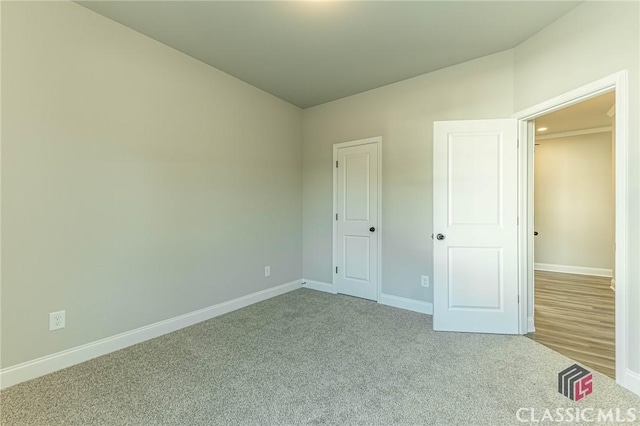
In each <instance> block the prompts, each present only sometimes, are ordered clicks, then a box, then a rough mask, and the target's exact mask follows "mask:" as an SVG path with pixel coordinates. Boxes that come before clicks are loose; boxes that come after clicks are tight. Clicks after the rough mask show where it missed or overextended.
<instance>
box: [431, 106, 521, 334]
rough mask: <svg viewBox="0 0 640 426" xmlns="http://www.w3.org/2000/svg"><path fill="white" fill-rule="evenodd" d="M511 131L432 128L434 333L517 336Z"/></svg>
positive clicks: (509, 127) (493, 126)
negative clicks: (454, 332) (435, 331)
mask: <svg viewBox="0 0 640 426" xmlns="http://www.w3.org/2000/svg"><path fill="white" fill-rule="evenodd" d="M517 125H518V124H517V120H515V119H504V120H473V121H442V122H436V123H434V140H433V151H434V155H433V161H434V163H433V198H434V207H433V218H434V223H433V231H434V236H433V238H434V241H433V268H434V300H433V302H434V303H433V328H434V329H435V330H439V331H463V332H478V333H500V334H518V332H519V328H518V319H519V310H518V303H519V301H518V300H519V298H518V217H517V215H518V156H517V154H518V140H517V138H518V131H517Z"/></svg>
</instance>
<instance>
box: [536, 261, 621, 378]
mask: <svg viewBox="0 0 640 426" xmlns="http://www.w3.org/2000/svg"><path fill="white" fill-rule="evenodd" d="M535 280H536V282H535V316H534V319H535V327H536V331H535V333H530V334H528V335H527V336H528V337H530V338H531V339H533V340H535V341H536V342H539V343H541V344H543V345H545V346H547V347H549V348H551V349H553V350H555V351H557V352H560V353H561V354H563V355H565V356H568V357H569V358H573V359H575V360H576V361H578V362H580V363H581V364H583V365H585V366H586V367H588V368H591V369H593V370H595V371H599V372H600V373H604V374H606V375H607V376H609V377H611V378H614V379H615V322H614V321H615V303H614V299H615V297H614V295H615V293H614V292H613V290H611V288H610V285H611V278H603V277H593V276H587V275H575V274H561V273H557V272H542V271H536V276H535Z"/></svg>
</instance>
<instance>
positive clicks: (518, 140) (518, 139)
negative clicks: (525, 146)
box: [518, 139, 520, 148]
mask: <svg viewBox="0 0 640 426" xmlns="http://www.w3.org/2000/svg"><path fill="white" fill-rule="evenodd" d="M518 148H520V139H518Z"/></svg>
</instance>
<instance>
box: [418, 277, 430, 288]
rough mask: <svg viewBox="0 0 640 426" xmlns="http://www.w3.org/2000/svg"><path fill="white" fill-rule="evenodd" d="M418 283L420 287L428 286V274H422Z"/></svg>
mask: <svg viewBox="0 0 640 426" xmlns="http://www.w3.org/2000/svg"><path fill="white" fill-rule="evenodd" d="M420 285H421V286H422V287H426V288H429V276H428V275H423V276H422V278H421V280H420Z"/></svg>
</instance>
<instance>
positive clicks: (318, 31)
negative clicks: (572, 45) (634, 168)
mask: <svg viewBox="0 0 640 426" xmlns="http://www.w3.org/2000/svg"><path fill="white" fill-rule="evenodd" d="M78 3H80V4H81V5H83V6H85V7H87V8H89V9H92V10H94V11H96V12H98V13H100V14H102V15H104V16H106V17H108V18H111V19H113V20H114V21H117V22H119V23H121V24H124V25H126V26H128V27H130V28H132V29H134V30H136V31H139V32H141V33H143V34H146V35H147V36H149V37H151V38H153V39H155V40H158V41H160V42H162V43H164V44H166V45H168V46H171V47H173V48H175V49H177V50H179V51H181V52H184V53H186V54H188V55H190V56H193V57H194V58H197V59H199V60H201V61H203V62H205V63H207V64H209V65H212V66H214V67H216V68H218V69H220V70H222V71H225V72H227V73H228V74H231V75H233V76H235V77H237V78H239V79H241V80H243V81H245V82H247V83H250V84H252V85H254V86H256V87H259V88H261V89H263V90H265V91H267V92H269V93H272V94H273V95H275V96H277V97H279V98H282V99H284V100H286V101H288V102H291V103H292V104H294V105H297V106H299V107H302V108H306V107H310V106H314V105H318V104H321V103H324V102H328V101H331V100H334V99H339V98H342V97H345V96H349V95H353V94H356V93H360V92H363V91H366V90H370V89H373V88H376V87H380V86H383V85H386V84H390V83H393V82H396V81H400V80H404V79H407V78H410V77H414V76H417V75H420V74H425V73H428V72H431V71H435V70H438V69H441V68H444V67H447V66H451V65H454V64H458V63H461V62H465V61H468V60H471V59H474V58H479V57H482V56H485V55H489V54H492V53H496V52H499V51H502V50H505V49H509V48H512V47H514V46H516V45H518V44H519V43H521V42H522V41H524V40H526V39H527V38H529V37H530V36H531V35H533V34H535V33H536V32H538V31H539V30H541V29H542V28H544V27H546V26H547V25H549V24H550V23H552V22H553V21H555V20H556V19H558V18H559V17H560V16H562V15H563V14H565V13H567V12H568V11H569V10H571V9H573V8H574V7H575V6H577V5H578V4H579V3H580V2H579V1H494V2H486V1H408V2H405V1H385V2H376V1H352V2H348V1H257V2H247V1H80V2H78Z"/></svg>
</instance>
